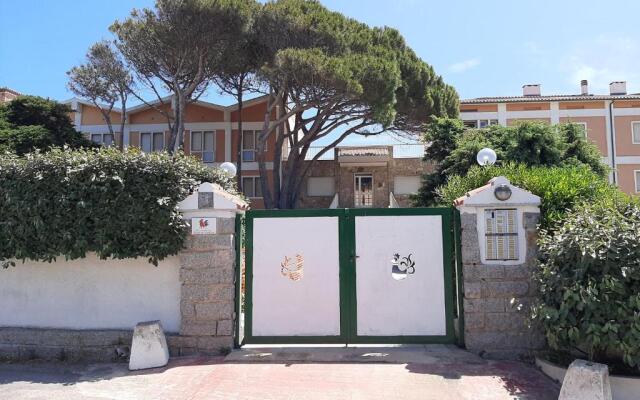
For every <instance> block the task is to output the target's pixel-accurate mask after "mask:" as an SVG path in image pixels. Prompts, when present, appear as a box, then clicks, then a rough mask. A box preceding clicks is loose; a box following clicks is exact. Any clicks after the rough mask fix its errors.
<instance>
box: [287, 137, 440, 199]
mask: <svg viewBox="0 0 640 400" xmlns="http://www.w3.org/2000/svg"><path fill="white" fill-rule="evenodd" d="M423 155H424V145H421V144H397V145H389V146H348V147H347V146H344V147H337V148H335V149H334V152H333V155H331V154H329V155H328V157H326V158H324V159H319V160H318V161H316V164H315V165H314V167H313V168H311V169H310V172H309V176H307V177H306V178H305V180H304V181H303V184H302V190H301V193H300V194H299V203H298V207H300V208H367V207H380V208H385V207H390V206H392V207H409V206H410V202H411V199H410V197H411V195H412V194H414V193H417V192H418V189H419V188H420V185H421V177H422V175H423V174H425V173H426V172H430V171H432V170H433V169H434V167H435V166H434V164H432V163H429V162H427V161H424V160H423V159H422V157H423Z"/></svg>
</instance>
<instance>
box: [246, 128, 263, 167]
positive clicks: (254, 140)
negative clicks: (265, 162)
mask: <svg viewBox="0 0 640 400" xmlns="http://www.w3.org/2000/svg"><path fill="white" fill-rule="evenodd" d="M258 136H260V131H253V130H251V131H245V130H243V131H242V161H249V162H250V161H256V159H257V158H256V153H257V151H258ZM264 149H265V151H266V150H267V144H266V143H265V145H264Z"/></svg>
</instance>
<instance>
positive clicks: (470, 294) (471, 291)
mask: <svg viewBox="0 0 640 400" xmlns="http://www.w3.org/2000/svg"><path fill="white" fill-rule="evenodd" d="M464 297H465V298H466V299H479V298H481V297H482V283H479V282H478V283H467V282H465V284H464Z"/></svg>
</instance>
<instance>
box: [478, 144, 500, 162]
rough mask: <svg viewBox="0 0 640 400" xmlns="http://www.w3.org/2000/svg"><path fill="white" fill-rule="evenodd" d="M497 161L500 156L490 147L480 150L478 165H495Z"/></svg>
mask: <svg viewBox="0 0 640 400" xmlns="http://www.w3.org/2000/svg"><path fill="white" fill-rule="evenodd" d="M497 159H498V156H497V155H496V152H495V151H493V150H492V149H490V148H488V147H485V148H484V149H482V150H480V151H479V152H478V155H477V156H476V161H478V164H480V165H482V166H486V165H493V164H495V163H496V160H497Z"/></svg>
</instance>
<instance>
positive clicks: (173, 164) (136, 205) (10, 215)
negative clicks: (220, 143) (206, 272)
mask: <svg viewBox="0 0 640 400" xmlns="http://www.w3.org/2000/svg"><path fill="white" fill-rule="evenodd" d="M202 181H209V182H214V183H218V184H220V185H221V186H223V187H224V188H226V189H227V190H230V191H232V192H234V191H235V189H234V187H233V184H232V182H231V179H230V178H228V177H227V176H226V175H224V174H223V173H222V172H221V171H220V170H217V169H210V168H207V167H205V166H204V165H203V164H201V163H200V162H198V161H197V160H195V159H193V158H190V157H185V156H183V155H182V154H178V155H176V156H174V157H171V156H169V155H168V154H165V153H151V154H145V153H141V152H138V151H127V152H121V151H118V150H116V149H113V148H106V149H100V150H77V151H64V150H61V149H54V150H52V151H50V152H48V153H32V154H27V156H26V157H17V156H14V155H5V156H2V157H0V188H1V191H0V262H2V263H3V265H4V266H5V267H6V266H8V265H9V263H11V264H13V262H11V261H10V260H12V259H22V260H24V259H32V260H42V261H49V262H51V261H53V260H55V259H56V257H58V256H64V257H65V258H66V259H76V258H82V257H84V256H85V255H86V253H87V252H96V253H97V255H98V256H99V257H100V258H102V259H106V258H109V257H112V258H129V257H147V258H148V259H149V262H151V263H153V264H155V265H157V263H158V260H161V259H163V258H164V257H167V256H169V255H172V254H176V253H177V252H178V251H179V250H180V249H181V248H182V247H183V243H184V240H185V238H186V231H185V223H184V221H183V220H182V218H181V216H180V214H179V213H178V212H177V203H178V202H179V201H181V200H182V199H184V198H185V197H186V196H187V195H189V194H190V193H191V192H192V191H193V190H194V189H195V188H196V187H197V185H198V184H200V183H201V182H202Z"/></svg>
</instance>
